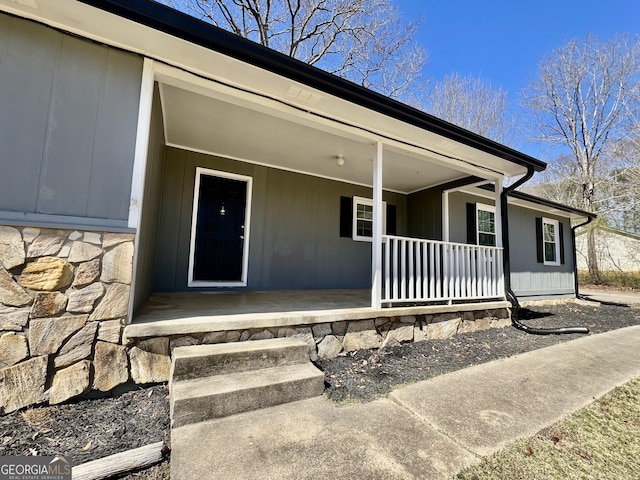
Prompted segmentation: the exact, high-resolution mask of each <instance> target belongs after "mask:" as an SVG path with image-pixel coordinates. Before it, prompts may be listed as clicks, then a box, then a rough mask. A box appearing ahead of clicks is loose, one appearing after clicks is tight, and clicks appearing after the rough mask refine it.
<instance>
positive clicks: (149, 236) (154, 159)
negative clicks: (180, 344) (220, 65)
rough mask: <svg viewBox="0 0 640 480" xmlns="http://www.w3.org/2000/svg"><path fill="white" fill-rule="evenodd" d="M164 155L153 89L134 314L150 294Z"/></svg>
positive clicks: (156, 95)
mask: <svg viewBox="0 0 640 480" xmlns="http://www.w3.org/2000/svg"><path fill="white" fill-rule="evenodd" d="M166 152H167V148H166V147H165V141H164V128H163V123H162V106H161V105H160V93H159V91H158V88H157V86H156V87H155V88H154V93H153V104H152V108H151V124H150V128H149V149H148V151H147V167H146V168H147V169H146V174H145V185H144V197H143V203H142V213H141V219H140V238H139V239H138V258H137V267H136V283H135V287H136V288H135V298H134V302H133V303H134V304H133V308H134V311H135V310H137V309H138V308H140V307H141V306H142V305H143V304H144V302H146V301H147V299H148V298H149V296H150V295H151V293H152V292H153V287H154V280H155V271H156V259H157V253H158V252H157V250H158V248H157V247H158V240H157V239H158V227H159V224H160V213H161V209H160V201H161V198H162V182H163V175H164V172H165V160H166Z"/></svg>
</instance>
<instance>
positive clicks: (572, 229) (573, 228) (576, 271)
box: [571, 217, 593, 298]
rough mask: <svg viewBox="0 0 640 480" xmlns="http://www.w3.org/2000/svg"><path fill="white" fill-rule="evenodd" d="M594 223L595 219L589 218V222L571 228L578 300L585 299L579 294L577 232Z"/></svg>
mask: <svg viewBox="0 0 640 480" xmlns="http://www.w3.org/2000/svg"><path fill="white" fill-rule="evenodd" d="M592 221H593V217H587V221H586V222H583V223H581V224H579V225H576V226H575V227H571V244H572V245H573V284H574V288H575V290H576V298H583V297H582V295H580V293H579V292H578V287H579V285H578V257H577V256H576V230H577V229H578V228H580V227H585V226H587V225H589V224H590V223H591V222H592Z"/></svg>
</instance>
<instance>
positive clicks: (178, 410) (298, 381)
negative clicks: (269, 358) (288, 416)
mask: <svg viewBox="0 0 640 480" xmlns="http://www.w3.org/2000/svg"><path fill="white" fill-rule="evenodd" d="M251 343H255V342H251ZM323 392H324V374H323V373H322V372H321V371H320V370H318V369H317V368H316V367H315V366H313V365H312V364H311V363H310V362H307V363H303V364H297V365H288V366H278V367H271V368H262V369H258V370H252V371H245V372H236V373H230V374H226V375H224V374H223V375H215V376H211V377H205V378H198V379H193V380H183V381H180V382H174V383H173V385H172V389H171V422H172V427H174V428H175V427H179V426H182V425H187V424H191V423H197V422H203V421H206V420H212V419H215V418H221V417H226V416H229V415H234V414H237V413H242V412H248V411H251V410H258V409H261V408H266V407H272V406H275V405H280V404H283V403H288V402H294V401H298V400H304V399H306V398H311V397H315V396H319V395H322V393H323Z"/></svg>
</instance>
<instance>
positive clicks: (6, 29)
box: [0, 15, 62, 212]
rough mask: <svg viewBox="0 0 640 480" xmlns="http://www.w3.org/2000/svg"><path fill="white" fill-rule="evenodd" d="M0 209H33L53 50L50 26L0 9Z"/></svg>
mask: <svg viewBox="0 0 640 480" xmlns="http://www.w3.org/2000/svg"><path fill="white" fill-rule="evenodd" d="M0 35H1V36H2V38H3V44H4V45H3V49H2V50H1V51H0V53H1V56H0V112H2V115H0V145H2V152H0V155H1V156H0V164H1V165H2V170H3V171H4V172H10V174H3V175H0V209H6V210H15V211H26V212H35V211H36V201H37V194H38V185H39V180H40V168H41V164H42V157H43V151H44V139H45V134H46V130H47V112H48V110H49V102H50V96H51V84H52V80H53V71H54V66H55V63H56V61H55V58H56V57H57V53H56V51H57V50H59V49H60V44H61V42H62V38H61V37H60V36H59V35H57V34H56V33H55V32H54V31H53V30H48V29H44V28H42V27H40V26H39V25H36V24H33V23H30V22H25V21H22V20H17V19H14V18H11V17H8V16H6V15H0Z"/></svg>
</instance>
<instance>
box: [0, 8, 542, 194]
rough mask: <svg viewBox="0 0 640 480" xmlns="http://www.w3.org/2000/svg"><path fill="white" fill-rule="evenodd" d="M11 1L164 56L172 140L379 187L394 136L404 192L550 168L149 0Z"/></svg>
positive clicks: (33, 13) (78, 29) (395, 180)
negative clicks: (378, 174)
mask: <svg viewBox="0 0 640 480" xmlns="http://www.w3.org/2000/svg"><path fill="white" fill-rule="evenodd" d="M0 8H2V9H3V10H5V11H8V12H10V13H14V14H17V15H20V16H23V17H26V18H32V19H34V20H37V21H40V22H43V23H45V24H48V25H51V26H53V27H56V28H60V29H62V30H64V31H69V32H71V33H74V34H78V35H81V36H83V37H86V38H90V39H93V40H96V41H99V42H102V43H105V44H108V45H112V46H116V47H118V48H122V49H125V50H128V51H131V52H135V53H139V54H142V55H144V56H145V57H147V58H150V59H153V60H156V61H157V62H156V63H157V64H159V65H160V68H159V69H158V70H156V71H155V72H154V74H155V78H156V80H157V81H158V82H159V83H160V84H161V89H162V96H163V114H164V118H165V130H166V139H167V144H168V145H173V146H176V147H179V148H185V149H190V150H193V151H200V152H205V153H208V154H215V155H221V156H225V157H229V158H237V159H240V160H244V161H254V162H257V163H264V164H267V165H271V166H275V167H277V168H284V169H288V170H297V171H301V172H305V173H310V174H313V175H318V176H324V177H329V178H336V179H340V180H344V181H349V182H352V183H359V184H365V185H370V184H371V168H370V164H369V161H370V159H371V157H372V156H373V151H374V146H373V145H374V144H375V142H376V141H377V140H382V141H383V142H384V143H385V169H384V172H383V174H384V187H385V188H386V189H389V190H395V191H399V192H404V193H409V192H411V191H415V190H418V189H421V188H425V187H428V186H431V185H434V184H437V183H443V182H445V181H450V180H453V179H456V178H460V177H462V176H466V175H469V174H476V175H479V176H482V177H484V178H497V177H500V176H502V175H505V176H515V175H520V174H523V173H524V172H525V171H526V169H527V167H533V168H534V169H535V170H543V169H544V168H545V164H544V163H543V162H541V161H539V160H537V159H535V158H533V157H530V156H528V155H525V154H523V153H521V152H518V151H516V150H513V149H511V148H509V147H506V146H504V145H500V144H498V143H496V142H493V141H491V140H489V139H486V138H484V137H481V136H479V135H476V134H474V133H472V132H469V131H467V130H464V129H462V128H460V127H457V126H454V125H452V124H449V123H447V122H445V121H443V120H440V119H438V118H435V117H433V116H431V115H429V114H427V113H425V112H422V111H420V110H417V109H415V108H412V107H409V106H407V105H404V104H402V103H400V102H397V101H395V100H392V99H390V98H388V97H386V96H384V95H381V94H378V93H375V92H373V91H370V90H368V89H366V88H363V87H361V86H359V85H356V84H354V83H352V82H349V81H346V80H344V79H341V78H339V77H336V76H334V75H331V74H329V73H327V72H324V71H322V70H319V69H317V68H315V67H313V66H310V65H307V64H305V63H302V62H299V61H297V60H295V59H292V58H290V57H288V56H285V55H282V54H280V53H278V52H275V51H273V50H270V49H268V48H264V47H262V46H260V45H258V44H256V43H254V42H251V41H248V40H245V39H243V38H240V37H238V36H236V35H233V34H231V33H229V32H226V31H224V30H222V29H219V28H217V27H214V26H212V25H210V24H208V23H205V22H203V21H201V20H198V19H196V18H193V17H191V16H188V15H186V14H183V13H181V12H178V11H175V10H173V9H170V8H168V7H166V6H164V5H160V4H157V3H155V2H151V1H149V0H127V1H123V0H80V1H75V0H56V1H55V2H45V1H43V0H21V1H18V2H15V1H14V0H0ZM212 112H215V114H213V113H212ZM339 155H343V156H344V158H345V165H344V167H343V168H341V169H338V168H337V165H336V157H337V156H339ZM434 167H437V168H434Z"/></svg>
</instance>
